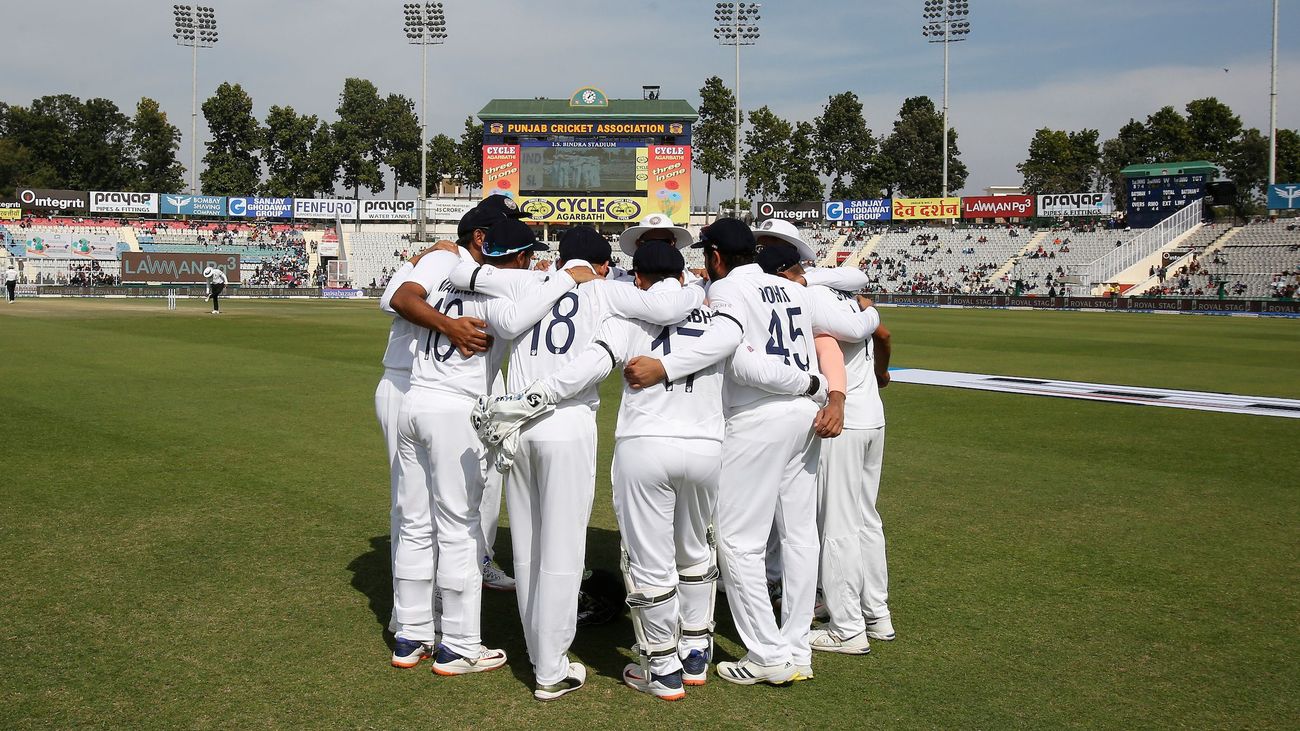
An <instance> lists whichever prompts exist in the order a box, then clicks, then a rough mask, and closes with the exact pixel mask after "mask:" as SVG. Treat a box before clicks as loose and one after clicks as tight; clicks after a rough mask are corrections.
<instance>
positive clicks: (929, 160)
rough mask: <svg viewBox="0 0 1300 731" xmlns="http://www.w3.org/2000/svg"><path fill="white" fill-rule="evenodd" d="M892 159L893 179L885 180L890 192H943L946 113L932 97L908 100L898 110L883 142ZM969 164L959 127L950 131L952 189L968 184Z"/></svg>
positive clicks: (923, 194) (884, 151)
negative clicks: (959, 142) (959, 143)
mask: <svg viewBox="0 0 1300 731" xmlns="http://www.w3.org/2000/svg"><path fill="white" fill-rule="evenodd" d="M881 154H882V155H883V156H884V157H886V158H888V159H889V173H890V175H889V180H886V181H883V182H885V184H886V187H887V189H888V190H889V192H890V194H891V195H892V194H894V193H895V192H899V193H902V194H904V195H907V196H912V197H923V198H929V197H936V196H938V195H940V194H941V193H942V192H943V115H941V114H940V113H939V112H938V111H937V110H936V109H935V107H934V102H933V101H931V100H930V98H929V97H925V96H918V97H912V98H910V99H907V100H905V101H904V102H903V106H902V108H901V109H899V111H898V119H897V120H896V121H895V122H894V129H893V132H892V133H890V135H889V136H888V137H886V138H885V141H884V143H882V144H881ZM966 175H967V171H966V165H965V164H963V163H962V161H961V151H960V150H959V149H958V148H957V130H955V129H949V130H948V190H949V192H951V191H955V190H960V189H961V188H962V186H964V185H965V184H966Z"/></svg>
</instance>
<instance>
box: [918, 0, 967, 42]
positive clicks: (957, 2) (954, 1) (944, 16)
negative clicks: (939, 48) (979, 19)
mask: <svg viewBox="0 0 1300 731" xmlns="http://www.w3.org/2000/svg"><path fill="white" fill-rule="evenodd" d="M921 17H922V18H924V19H925V23H924V24H922V25H921V35H923V36H925V37H926V38H932V39H933V40H931V41H930V42H931V43H943V42H945V41H960V40H964V38H963V36H965V35H967V34H968V33H970V21H969V20H966V18H969V17H970V2H969V1H968V0H925V6H924V8H923V9H922V12H921Z"/></svg>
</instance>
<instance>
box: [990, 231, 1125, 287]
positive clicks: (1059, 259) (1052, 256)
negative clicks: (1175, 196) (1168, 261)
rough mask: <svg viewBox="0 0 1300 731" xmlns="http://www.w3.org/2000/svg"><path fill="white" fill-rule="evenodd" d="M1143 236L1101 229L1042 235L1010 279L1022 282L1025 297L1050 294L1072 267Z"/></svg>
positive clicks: (1022, 255) (1021, 256)
mask: <svg viewBox="0 0 1300 731" xmlns="http://www.w3.org/2000/svg"><path fill="white" fill-rule="evenodd" d="M1141 233H1142V232H1141V231H1137V230H1121V229H1108V228H1100V227H1089V228H1064V229H1053V230H1051V231H1048V232H1046V234H1045V235H1043V234H1040V237H1039V238H1038V239H1037V244H1036V246H1034V247H1032V248H1030V247H1026V250H1025V251H1022V252H1020V254H1019V256H1018V257H1017V261H1015V262H1013V263H1012V266H1011V271H1010V274H1009V278H1010V279H1011V280H1012V281H1014V280H1016V279H1019V280H1020V282H1021V283H1022V286H1021V290H1022V291H1023V292H1025V293H1028V294H1049V293H1050V292H1051V290H1052V289H1053V288H1054V287H1055V286H1056V282H1057V281H1058V280H1059V279H1060V277H1062V276H1064V275H1066V274H1068V273H1069V272H1070V267H1071V266H1074V265H1083V264H1088V263H1090V262H1093V261H1096V260H1097V259H1099V258H1101V257H1102V256H1103V255H1105V254H1106V253H1107V252H1109V251H1110V250H1112V249H1115V248H1117V247H1119V246H1122V245H1123V244H1125V243H1127V242H1129V241H1132V240H1133V239H1134V238H1135V237H1136V236H1138V235H1139V234H1141Z"/></svg>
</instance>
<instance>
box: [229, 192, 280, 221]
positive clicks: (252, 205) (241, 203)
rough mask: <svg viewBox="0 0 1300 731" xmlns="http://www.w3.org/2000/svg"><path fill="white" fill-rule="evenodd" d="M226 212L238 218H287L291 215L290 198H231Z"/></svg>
mask: <svg viewBox="0 0 1300 731" xmlns="http://www.w3.org/2000/svg"><path fill="white" fill-rule="evenodd" d="M226 210H227V212H228V213H229V214H230V215H232V216H235V217H238V218H289V216H290V215H291V214H292V213H293V199H292V198H258V197H245V198H231V199H230V200H229V201H228V203H227V206H226Z"/></svg>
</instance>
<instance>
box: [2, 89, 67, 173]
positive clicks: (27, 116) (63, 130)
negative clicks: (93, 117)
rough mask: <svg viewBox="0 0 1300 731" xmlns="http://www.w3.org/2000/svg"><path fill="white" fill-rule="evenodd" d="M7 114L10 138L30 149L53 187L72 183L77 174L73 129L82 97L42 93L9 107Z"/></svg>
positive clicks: (36, 163) (37, 164) (38, 166)
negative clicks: (24, 105)
mask: <svg viewBox="0 0 1300 731" xmlns="http://www.w3.org/2000/svg"><path fill="white" fill-rule="evenodd" d="M8 116H9V121H8V127H9V134H10V137H11V139H13V140H14V141H16V142H18V143H19V144H20V145H22V146H23V147H26V148H27V149H28V150H29V151H30V152H31V154H32V156H33V158H34V162H35V165H36V167H37V168H40V169H44V170H45V177H46V179H47V180H50V181H52V182H51V185H52V187H57V188H69V187H72V185H73V182H74V181H75V180H76V179H77V178H78V176H79V172H78V161H77V142H76V140H75V139H74V132H75V125H76V122H77V120H78V119H80V118H81V116H82V105H81V100H80V99H78V98H76V97H74V96H72V95H70V94H59V95H57V96H43V97H40V98H38V99H33V100H32V105H31V106H30V107H28V108H25V109H24V108H22V107H12V108H11V109H10V111H9V115H8Z"/></svg>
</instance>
